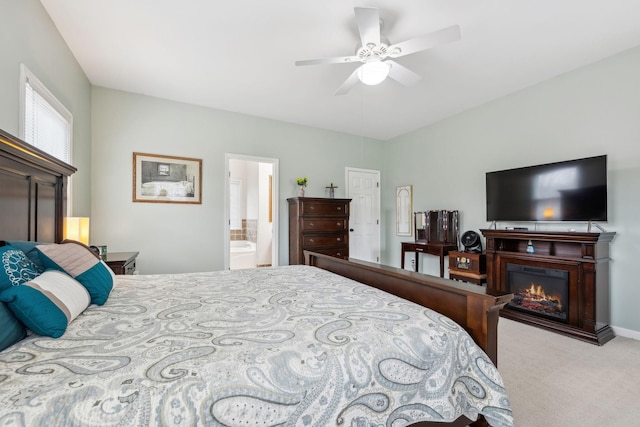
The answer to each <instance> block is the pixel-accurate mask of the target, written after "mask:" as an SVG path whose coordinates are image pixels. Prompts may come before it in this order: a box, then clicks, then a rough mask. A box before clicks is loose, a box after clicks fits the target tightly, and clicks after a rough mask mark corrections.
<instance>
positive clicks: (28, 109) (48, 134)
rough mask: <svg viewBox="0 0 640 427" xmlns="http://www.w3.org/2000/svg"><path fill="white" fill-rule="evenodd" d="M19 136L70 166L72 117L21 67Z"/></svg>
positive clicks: (24, 67)
mask: <svg viewBox="0 0 640 427" xmlns="http://www.w3.org/2000/svg"><path fill="white" fill-rule="evenodd" d="M20 104H21V105H20V116H21V117H20V137H21V138H22V139H23V140H24V141H26V142H28V143H29V144H31V145H33V146H35V147H37V148H39V149H41V150H42V151H44V152H46V153H49V154H51V155H52V156H54V157H56V158H58V159H60V160H62V161H63V162H66V163H71V140H72V137H71V136H72V129H73V126H72V125H73V116H72V115H71V113H70V112H69V110H67V109H66V108H65V106H64V105H62V103H61V102H60V101H58V100H57V99H56V97H55V96H53V94H52V93H51V92H49V90H48V89H47V88H46V87H45V86H44V85H43V84H42V83H41V82H40V80H38V79H37V78H36V76H34V75H33V73H32V72H31V71H29V69H28V68H27V67H26V66H25V65H24V64H22V65H20Z"/></svg>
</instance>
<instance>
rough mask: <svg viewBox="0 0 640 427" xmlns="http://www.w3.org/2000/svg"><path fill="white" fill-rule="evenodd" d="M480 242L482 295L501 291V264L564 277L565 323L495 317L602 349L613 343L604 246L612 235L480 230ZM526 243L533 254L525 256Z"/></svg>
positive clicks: (530, 316) (517, 313)
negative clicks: (549, 270) (484, 290)
mask: <svg viewBox="0 0 640 427" xmlns="http://www.w3.org/2000/svg"><path fill="white" fill-rule="evenodd" d="M480 231H481V232H482V234H483V235H484V236H485V238H486V240H487V242H486V254H487V291H492V290H493V291H501V292H504V291H506V288H507V283H506V279H507V274H506V267H507V264H510V263H511V264H520V265H527V266H531V267H538V268H553V269H560V270H566V271H568V272H569V313H568V319H567V320H566V321H562V320H554V319H549V318H545V317H544V316H539V315H537V314H535V313H530V312H523V311H521V310H517V309H512V308H510V307H508V306H505V307H504V308H503V309H502V310H501V313H500V314H501V316H503V317H506V318H510V319H513V320H517V321H520V322H523V323H527V324H530V325H534V326H538V327H542V328H545V329H549V330H552V331H554V332H558V333H561V334H564V335H568V336H571V337H574V338H578V339H581V340H583V341H587V342H590V343H593V344H599V345H602V344H604V343H606V342H607V341H609V340H611V339H612V338H613V337H614V333H613V330H612V329H611V327H610V326H609V321H610V314H609V260H610V258H609V244H610V243H611V241H612V240H613V237H614V236H615V233H612V232H604V233H584V232H559V231H549V232H544V231H525V230H493V229H491V230H490V229H484V230H480ZM529 241H531V243H532V244H533V250H534V252H533V253H529V252H528V251H527V246H528V243H529Z"/></svg>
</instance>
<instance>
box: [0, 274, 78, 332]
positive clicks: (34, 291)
mask: <svg viewBox="0 0 640 427" xmlns="http://www.w3.org/2000/svg"><path fill="white" fill-rule="evenodd" d="M0 301H3V302H5V303H6V304H7V305H8V306H9V308H10V309H11V311H12V312H13V314H14V315H15V316H16V317H17V318H18V319H20V320H21V321H22V323H24V324H25V325H26V326H27V328H29V329H31V330H32V331H33V332H35V333H36V334H38V335H44V336H48V337H53V338H58V337H60V336H62V334H64V333H65V331H66V330H67V326H69V324H70V323H71V321H73V319H75V318H76V317H78V316H79V315H80V314H81V313H82V312H83V311H84V310H85V309H86V308H87V307H88V306H89V304H90V298H89V293H88V292H87V290H86V289H85V288H84V286H82V285H81V284H80V283H78V282H77V281H76V280H74V279H73V278H71V277H69V276H68V275H67V274H65V273H63V272H61V271H56V270H50V271H45V272H44V273H42V274H41V275H40V276H38V277H36V278H35V279H33V280H31V281H28V282H26V283H23V284H21V285H19V286H12V287H10V288H9V289H6V290H4V291H2V293H0Z"/></svg>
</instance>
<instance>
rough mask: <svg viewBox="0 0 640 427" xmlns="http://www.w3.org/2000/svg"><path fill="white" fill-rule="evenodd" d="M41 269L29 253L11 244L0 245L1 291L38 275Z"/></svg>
mask: <svg viewBox="0 0 640 427" xmlns="http://www.w3.org/2000/svg"><path fill="white" fill-rule="evenodd" d="M39 274H40V270H39V269H38V267H36V266H35V265H34V264H33V262H31V261H30V260H29V258H27V255H26V254H25V253H24V252H22V251H21V250H18V249H16V248H14V247H13V246H11V245H6V246H0V291H3V290H5V289H8V288H10V287H11V286H18V285H20V284H22V283H24V282H27V281H29V280H31V279H33V278H36V277H38V275H39Z"/></svg>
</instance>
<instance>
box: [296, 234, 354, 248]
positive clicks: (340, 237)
mask: <svg viewBox="0 0 640 427" xmlns="http://www.w3.org/2000/svg"><path fill="white" fill-rule="evenodd" d="M346 242H347V234H346V233H337V234H308V235H305V236H302V246H303V247H304V248H305V249H306V248H307V247H310V246H328V245H344V244H345V243H346Z"/></svg>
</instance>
